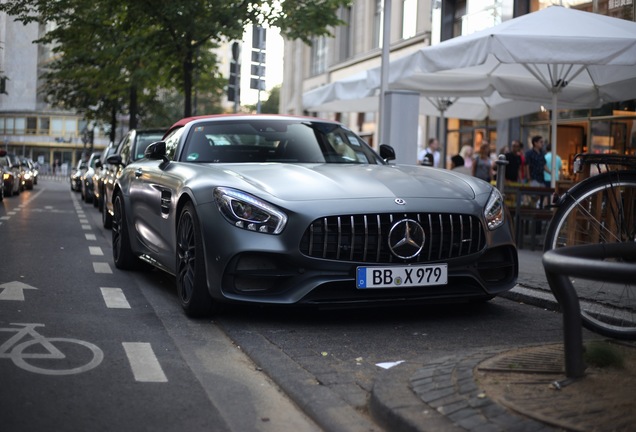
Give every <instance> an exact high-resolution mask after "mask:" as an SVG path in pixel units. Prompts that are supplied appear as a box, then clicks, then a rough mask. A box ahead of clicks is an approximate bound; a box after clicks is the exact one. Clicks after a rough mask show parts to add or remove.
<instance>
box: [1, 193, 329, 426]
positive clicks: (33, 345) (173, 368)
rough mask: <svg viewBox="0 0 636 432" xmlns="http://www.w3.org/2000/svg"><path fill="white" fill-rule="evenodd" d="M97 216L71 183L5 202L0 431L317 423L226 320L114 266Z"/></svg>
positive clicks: (146, 277) (150, 280)
mask: <svg viewBox="0 0 636 432" xmlns="http://www.w3.org/2000/svg"><path fill="white" fill-rule="evenodd" d="M99 216H100V215H99V213H98V212H97V210H96V209H95V208H94V207H93V206H92V205H91V204H86V203H83V202H81V201H80V196H79V194H77V193H75V192H71V191H70V186H69V183H68V182H59V183H58V182H47V181H40V184H38V185H37V186H36V187H35V188H34V190H32V191H25V192H23V193H21V194H20V195H19V196H17V197H11V198H7V199H5V200H4V201H3V202H2V203H0V245H1V249H0V430H1V431H3V432H13V431H29V432H33V431H82V430H92V431H173V430H174V431H183V430H190V431H204V430H209V431H268V430H269V431H280V430H283V429H287V428H292V429H293V430H298V431H316V430H319V428H318V427H317V426H316V425H315V424H314V423H313V422H312V421H311V420H309V419H308V418H307V417H306V416H305V415H304V413H303V412H302V411H301V410H299V409H298V408H297V407H296V406H295V405H293V403H291V402H290V400H289V399H288V398H286V397H285V395H284V394H283V393H282V392H280V390H279V389H278V388H277V387H276V386H275V385H274V384H273V383H272V381H271V380H269V378H268V377H267V376H266V374H264V373H263V372H262V371H260V370H259V369H258V368H257V367H256V366H255V365H254V364H253V363H252V362H251V361H250V359H249V358H248V357H247V356H246V355H245V354H244V353H243V352H242V351H241V350H240V349H239V348H238V347H237V346H236V345H234V344H233V343H232V341H231V340H230V339H228V338H227V336H226V335H225V334H224V333H223V332H221V331H220V330H219V328H218V327H217V326H216V325H214V324H213V323H211V322H209V321H207V322H206V321H192V320H188V319H187V318H185V316H184V315H183V314H182V313H181V310H180V308H179V307H178V304H176V303H173V302H169V306H168V307H166V308H164V303H166V302H164V303H162V302H161V301H160V300H161V298H162V297H161V296H163V297H167V298H170V297H174V290H173V289H172V287H169V288H168V287H166V286H165V285H164V286H162V285H161V283H162V281H163V279H161V278H160V279H158V280H157V279H156V278H154V276H153V274H152V273H147V274H136V273H128V272H121V271H118V270H117V269H115V267H114V265H113V264H112V258H111V256H112V249H111V248H110V232H109V231H105V230H103V229H102V228H101V226H100V225H99V221H100V219H99ZM155 283H157V284H159V286H150V287H149V286H148V284H151V285H152V284H155ZM145 292H150V293H156V294H158V295H159V297H158V299H154V300H153V302H152V303H151V302H149V300H148V298H146V295H145ZM172 300H174V298H173V299H172ZM155 308H157V309H155Z"/></svg>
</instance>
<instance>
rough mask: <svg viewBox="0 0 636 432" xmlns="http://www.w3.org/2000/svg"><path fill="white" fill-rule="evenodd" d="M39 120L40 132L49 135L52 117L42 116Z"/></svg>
mask: <svg viewBox="0 0 636 432" xmlns="http://www.w3.org/2000/svg"><path fill="white" fill-rule="evenodd" d="M39 121H40V126H39V128H38V130H39V133H40V134H42V135H48V134H49V132H50V129H51V119H50V118H49V117H40V118H39Z"/></svg>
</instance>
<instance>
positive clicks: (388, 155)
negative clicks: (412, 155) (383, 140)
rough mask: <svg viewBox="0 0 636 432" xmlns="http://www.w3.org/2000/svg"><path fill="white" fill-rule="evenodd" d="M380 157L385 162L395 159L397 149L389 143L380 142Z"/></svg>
mask: <svg viewBox="0 0 636 432" xmlns="http://www.w3.org/2000/svg"><path fill="white" fill-rule="evenodd" d="M380 157H381V158H382V159H384V160H385V162H388V161H392V160H395V150H394V149H393V147H391V146H390V145H388V144H380Z"/></svg>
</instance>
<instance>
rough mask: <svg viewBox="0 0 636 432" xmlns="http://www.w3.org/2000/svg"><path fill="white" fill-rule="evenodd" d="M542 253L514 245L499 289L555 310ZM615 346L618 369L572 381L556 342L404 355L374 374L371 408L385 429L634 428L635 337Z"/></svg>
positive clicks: (514, 296)
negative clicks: (508, 278) (510, 273)
mask: <svg viewBox="0 0 636 432" xmlns="http://www.w3.org/2000/svg"><path fill="white" fill-rule="evenodd" d="M542 255H543V254H542V252H540V251H534V252H533V251H528V250H519V261H520V263H523V265H522V266H520V268H521V269H522V270H520V274H519V279H518V286H517V287H515V288H513V289H512V290H511V291H510V292H509V293H506V295H505V296H504V297H506V298H509V299H511V300H513V301H519V302H523V303H527V304H532V305H536V306H539V307H543V308H546V309H551V310H558V303H557V302H556V300H555V299H554V296H553V295H552V292H551V290H550V286H549V285H548V283H547V280H546V277H545V272H544V270H543V264H542V262H541V258H542ZM621 350H624V351H625V352H626V353H627V354H626V355H627V359H628V362H627V364H626V367H625V369H624V370H617V369H612V370H606V369H610V368H605V369H603V370H600V371H599V370H595V371H593V372H587V371H586V375H585V377H583V378H581V379H579V380H575V381H569V380H566V379H565V378H566V376H565V372H564V358H563V344H562V343H559V344H552V345H545V346H533V347H518V348H515V349H512V350H507V351H493V350H488V349H484V350H478V351H474V352H466V353H465V354H464V356H463V357H461V358H458V357H447V358H441V359H439V360H437V361H436V362H434V363H430V362H428V363H424V362H422V363H418V362H417V361H411V362H408V363H403V364H400V365H398V366H396V367H394V368H393V369H390V370H388V371H387V372H386V373H385V374H383V375H382V376H381V377H380V378H379V379H378V381H377V382H376V384H375V385H374V388H373V392H372V396H371V402H370V409H371V411H372V414H373V417H374V418H376V419H378V420H380V421H381V422H382V423H384V424H385V425H390V428H388V430H392V431H393V430H399V431H435V432H446V431H449V432H450V431H475V432H476V431H554V430H575V431H606V430H611V431H621V430H624V431H627V430H634V428H635V427H636V426H635V425H636V399H634V397H633V394H632V392H633V389H634V388H636V345H634V344H626V346H624V347H621ZM632 353H633V354H632ZM513 365H514V366H513ZM513 368H514V370H512V369H513Z"/></svg>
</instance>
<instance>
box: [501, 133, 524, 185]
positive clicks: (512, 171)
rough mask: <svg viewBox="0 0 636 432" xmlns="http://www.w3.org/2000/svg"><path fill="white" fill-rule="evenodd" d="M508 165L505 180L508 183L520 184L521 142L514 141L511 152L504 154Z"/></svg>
mask: <svg viewBox="0 0 636 432" xmlns="http://www.w3.org/2000/svg"><path fill="white" fill-rule="evenodd" d="M504 156H505V157H506V160H507V161H508V165H506V176H505V179H506V181H508V182H513V183H519V173H520V172H521V156H519V141H517V140H512V143H511V144H510V150H509V151H508V152H506V153H505V154H504Z"/></svg>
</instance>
